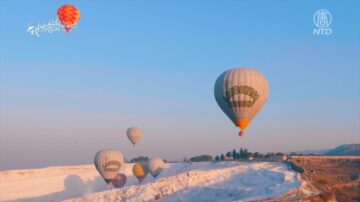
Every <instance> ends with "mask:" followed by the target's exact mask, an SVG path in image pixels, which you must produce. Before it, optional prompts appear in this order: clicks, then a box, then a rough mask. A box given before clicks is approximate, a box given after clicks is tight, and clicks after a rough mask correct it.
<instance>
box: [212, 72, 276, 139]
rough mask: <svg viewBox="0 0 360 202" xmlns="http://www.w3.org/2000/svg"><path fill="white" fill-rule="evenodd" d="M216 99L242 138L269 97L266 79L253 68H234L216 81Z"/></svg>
mask: <svg viewBox="0 0 360 202" xmlns="http://www.w3.org/2000/svg"><path fill="white" fill-rule="evenodd" d="M214 94H215V99H216V102H217V103H218V105H219V106H220V108H221V109H222V110H223V111H224V113H225V114H226V115H227V116H228V117H229V118H230V119H231V121H233V123H234V124H235V125H236V126H238V127H239V128H240V129H241V131H240V133H239V135H240V136H244V135H245V133H244V130H245V129H246V128H247V126H248V125H249V124H250V122H251V120H252V119H253V118H254V117H255V115H256V114H257V113H258V112H259V111H260V110H261V108H262V107H263V106H264V104H265V103H266V101H267V99H268V97H269V85H268V82H267V80H266V78H265V77H264V76H263V75H262V74H261V73H259V72H258V71H256V70H255V69H251V68H234V69H230V70H228V71H225V72H224V73H222V74H221V75H220V76H219V77H218V78H217V80H216V83H215V88H214Z"/></svg>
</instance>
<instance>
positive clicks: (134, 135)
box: [126, 127, 143, 146]
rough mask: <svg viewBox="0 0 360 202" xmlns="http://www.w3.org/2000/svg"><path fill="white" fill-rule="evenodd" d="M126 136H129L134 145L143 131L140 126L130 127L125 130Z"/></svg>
mask: <svg viewBox="0 0 360 202" xmlns="http://www.w3.org/2000/svg"><path fill="white" fill-rule="evenodd" d="M126 134H127V137H128V138H129V140H130V142H131V143H132V144H133V145H134V146H135V144H136V143H137V142H138V141H139V140H140V139H141V137H142V136H143V132H142V131H141V129H140V128H137V127H131V128H129V129H127V131H126Z"/></svg>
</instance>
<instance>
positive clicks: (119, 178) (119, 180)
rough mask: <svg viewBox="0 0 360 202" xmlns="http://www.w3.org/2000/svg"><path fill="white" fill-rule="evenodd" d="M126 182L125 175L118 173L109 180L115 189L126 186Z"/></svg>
mask: <svg viewBox="0 0 360 202" xmlns="http://www.w3.org/2000/svg"><path fill="white" fill-rule="evenodd" d="M126 180H127V178H126V175H124V174H122V173H119V174H117V175H116V176H115V177H114V179H112V180H111V184H112V185H113V186H114V187H116V188H122V187H123V186H124V185H125V184H126Z"/></svg>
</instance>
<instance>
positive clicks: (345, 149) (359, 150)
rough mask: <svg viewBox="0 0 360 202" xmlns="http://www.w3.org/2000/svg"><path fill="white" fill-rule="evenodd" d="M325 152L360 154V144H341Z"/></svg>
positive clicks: (331, 153)
mask: <svg viewBox="0 0 360 202" xmlns="http://www.w3.org/2000/svg"><path fill="white" fill-rule="evenodd" d="M324 154H325V155H331V156H360V144H344V145H340V146H338V147H336V148H334V149H331V150H330V151H328V152H325V153H324Z"/></svg>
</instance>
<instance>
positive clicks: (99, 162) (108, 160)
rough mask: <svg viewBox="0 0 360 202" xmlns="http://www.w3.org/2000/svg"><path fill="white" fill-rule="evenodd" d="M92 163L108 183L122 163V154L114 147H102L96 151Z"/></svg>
mask: <svg viewBox="0 0 360 202" xmlns="http://www.w3.org/2000/svg"><path fill="white" fill-rule="evenodd" d="M94 164H95V167H96V170H97V171H98V172H99V173H100V175H101V177H103V178H104V180H105V182H106V183H110V182H111V181H112V179H113V178H114V177H116V175H117V174H118V172H119V170H120V168H121V167H122V166H123V165H124V155H123V154H122V153H121V152H120V151H118V150H116V149H103V150H100V151H98V152H97V153H96V155H95V159H94Z"/></svg>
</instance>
